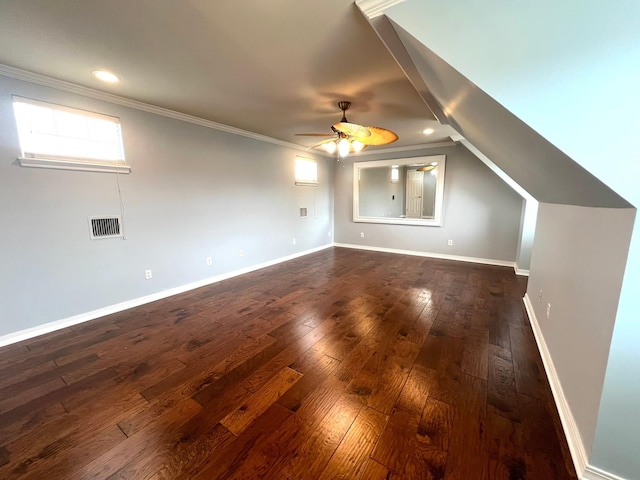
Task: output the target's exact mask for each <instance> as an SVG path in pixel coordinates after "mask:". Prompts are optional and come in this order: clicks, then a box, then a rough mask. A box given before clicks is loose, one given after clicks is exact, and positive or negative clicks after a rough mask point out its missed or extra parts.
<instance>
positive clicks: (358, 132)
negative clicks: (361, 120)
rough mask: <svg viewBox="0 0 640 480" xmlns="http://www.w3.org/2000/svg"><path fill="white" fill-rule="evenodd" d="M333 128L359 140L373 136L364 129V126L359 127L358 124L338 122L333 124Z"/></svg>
mask: <svg viewBox="0 0 640 480" xmlns="http://www.w3.org/2000/svg"><path fill="white" fill-rule="evenodd" d="M333 128H335V129H336V130H338V131H340V132H342V133H344V134H345V135H348V136H350V137H355V138H357V139H361V138H367V137H369V136H370V135H371V132H370V131H369V129H368V128H367V127H363V126H362V125H358V124H357V123H351V122H338V123H334V124H333Z"/></svg>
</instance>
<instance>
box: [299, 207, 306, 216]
mask: <svg viewBox="0 0 640 480" xmlns="http://www.w3.org/2000/svg"><path fill="white" fill-rule="evenodd" d="M307 215H308V214H307V207H300V218H305V217H306V216H307Z"/></svg>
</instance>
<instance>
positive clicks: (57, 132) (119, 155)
mask: <svg viewBox="0 0 640 480" xmlns="http://www.w3.org/2000/svg"><path fill="white" fill-rule="evenodd" d="M13 110H14V113H15V117H16V123H17V126H18V135H19V136H20V147H21V149H22V156H21V157H20V159H19V160H20V164H21V165H22V166H25V167H41V168H59V169H66V170H88V171H100V172H122V173H129V172H130V170H131V169H130V167H129V166H128V165H126V163H125V159H124V149H123V146H122V134H121V131H120V119H119V118H117V117H111V116H109V115H103V114H100V113H94V112H88V111H85V110H78V109H75V108H70V107H64V106H61V105H55V104H52V103H46V102H41V101H38V100H32V99H29V98H23V97H17V96H14V97H13Z"/></svg>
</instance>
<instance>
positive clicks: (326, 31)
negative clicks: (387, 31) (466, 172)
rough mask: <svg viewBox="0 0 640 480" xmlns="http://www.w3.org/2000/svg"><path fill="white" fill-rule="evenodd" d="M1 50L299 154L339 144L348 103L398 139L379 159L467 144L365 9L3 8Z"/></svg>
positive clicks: (43, 3) (19, 4)
mask: <svg viewBox="0 0 640 480" xmlns="http://www.w3.org/2000/svg"><path fill="white" fill-rule="evenodd" d="M0 45H2V46H3V47H2V48H1V49H0V63H2V64H5V65H8V66H11V67H16V68H20V69H24V70H28V71H31V72H35V73H39V74H43V75H46V76H49V77H52V78H55V79H59V80H64V81H67V82H71V83H74V84H78V85H82V86H85V87H90V88H94V89H98V90H101V91H105V92H109V93H113V94H116V95H120V96H123V97H126V98H130V99H134V100H138V101H142V102H145V103H149V104H151V105H156V106H160V107H164V108H167V109H170V110H174V111H177V112H181V113H185V114H189V115H193V116H196V117H200V118H203V119H206V120H211V121H214V122H218V123H222V124H225V125H229V126H232V127H236V128H239V129H243V130H247V131H249V132H253V133H258V134H262V135H266V136H268V137H272V138H275V139H278V140H282V141H286V142H291V143H296V144H299V145H305V146H307V145H311V144H313V143H315V141H316V140H317V139H315V138H312V137H297V136H295V135H294V134H295V133H296V132H323V133H324V132H326V133H329V132H330V130H329V127H330V125H331V124H333V123H335V122H337V121H339V119H340V111H339V110H338V108H337V105H336V104H337V102H338V101H339V100H350V101H352V102H353V105H352V108H351V110H350V111H349V112H348V114H347V117H348V119H349V120H350V121H351V122H354V123H360V124H363V125H371V126H380V127H384V128H388V129H390V130H393V131H395V132H396V133H398V135H399V137H400V139H399V140H398V141H397V142H396V143H394V144H392V145H389V146H385V147H370V149H369V150H368V151H369V152H372V151H374V150H380V149H385V148H389V147H405V146H412V145H420V144H425V143H430V142H438V141H441V140H443V139H445V138H447V137H448V136H449V135H452V134H454V133H455V132H454V131H453V130H452V129H451V127H449V126H443V125H440V124H439V123H438V122H437V121H436V120H435V118H434V116H433V114H432V113H431V112H430V110H429V108H428V107H427V106H426V104H425V103H424V101H423V100H422V98H421V97H420V96H419V95H418V94H417V93H416V91H415V89H414V88H413V86H412V85H411V83H410V82H409V80H408V79H407V78H406V77H405V75H404V74H403V72H402V70H401V69H400V68H399V67H398V65H397V63H396V62H395V61H394V59H393V57H392V56H391V55H390V54H389V53H388V51H387V50H386V48H385V47H384V45H383V44H382V43H381V42H380V41H379V39H378V37H377V36H376V33H375V32H374V30H373V29H372V28H371V27H370V25H369V23H368V22H367V20H366V19H365V17H364V16H363V14H362V13H361V12H360V10H359V9H358V7H357V6H356V5H355V4H354V2H353V0H322V1H314V0H296V1H294V0H270V1H265V0H242V1H238V0H218V1H215V2H214V1H205V0H200V1H198V0H162V1H157V0H135V1H131V0H108V1H105V0H83V1H77V0H55V1H51V0H2V2H1V3H0ZM96 69H108V70H111V71H113V72H115V73H117V74H118V75H119V76H120V77H121V79H122V81H121V82H120V83H119V84H117V85H109V84H105V83H102V82H100V81H98V80H96V79H95V78H93V77H92V75H91V71H93V70H96ZM427 127H431V128H435V129H436V133H434V134H433V135H431V136H429V137H427V136H425V135H424V134H423V133H422V130H423V129H425V128H427Z"/></svg>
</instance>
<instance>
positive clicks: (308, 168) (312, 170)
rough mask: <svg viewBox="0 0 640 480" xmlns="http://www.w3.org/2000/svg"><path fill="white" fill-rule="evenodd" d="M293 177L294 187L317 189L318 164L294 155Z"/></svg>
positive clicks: (310, 159)
mask: <svg viewBox="0 0 640 480" xmlns="http://www.w3.org/2000/svg"><path fill="white" fill-rule="evenodd" d="M295 177H296V185H307V186H312V187H317V186H318V185H319V183H318V162H317V161H316V160H314V159H312V158H306V157H300V156H298V155H296V164H295Z"/></svg>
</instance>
